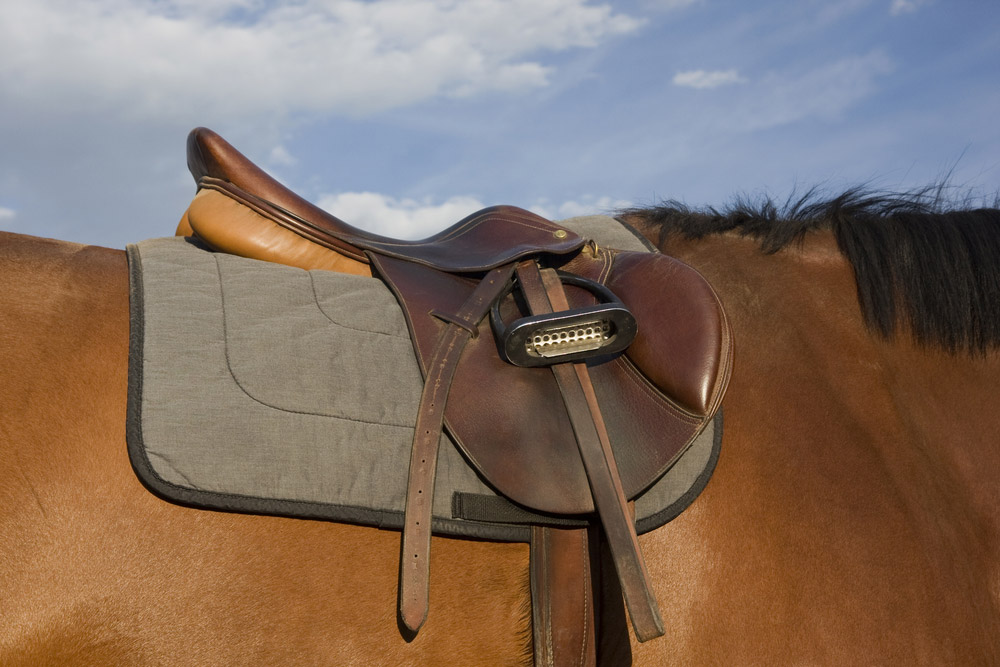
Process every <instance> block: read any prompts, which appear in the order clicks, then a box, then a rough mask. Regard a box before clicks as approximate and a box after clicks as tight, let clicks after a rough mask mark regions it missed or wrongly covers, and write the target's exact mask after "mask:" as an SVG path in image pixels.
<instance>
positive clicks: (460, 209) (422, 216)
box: [318, 192, 632, 239]
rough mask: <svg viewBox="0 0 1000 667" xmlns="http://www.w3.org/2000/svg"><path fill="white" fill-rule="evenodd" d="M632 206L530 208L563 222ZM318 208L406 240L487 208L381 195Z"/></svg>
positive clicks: (458, 200) (459, 200)
mask: <svg viewBox="0 0 1000 667" xmlns="http://www.w3.org/2000/svg"><path fill="white" fill-rule="evenodd" d="M631 204H632V202H628V201H624V200H620V199H612V198H611V197H596V196H584V197H580V198H579V199H577V200H570V201H565V202H562V203H553V202H549V201H540V202H537V203H535V204H534V205H530V206H526V208H528V209H530V210H531V211H533V212H535V213H537V214H538V215H541V216H543V217H546V218H549V219H552V220H559V219H563V218H572V217H574V216H578V215H593V214H595V213H607V212H608V211H612V210H614V209H617V208H625V207H627V206H630V205H631ZM318 205H319V206H320V208H323V209H325V210H327V211H329V212H330V213H332V214H333V215H336V216H337V217H339V218H342V219H343V220H346V221H347V222H349V223H350V224H352V225H354V226H356V227H362V228H364V229H368V230H371V231H373V232H375V233H378V234H382V235H384V236H391V237H394V238H402V239H420V238H424V237H427V236H430V235H431V234H434V233H435V232H438V231H441V230H442V229H444V228H445V227H448V226H449V225H451V224H454V223H456V222H458V221H459V220H461V219H462V218H464V217H465V216H467V215H469V214H470V213H475V212H476V211H478V210H479V209H481V208H484V207H485V206H486V204H484V203H483V202H482V201H480V200H479V199H478V198H476V197H473V196H469V195H466V196H458V197H451V198H449V199H447V200H445V201H443V202H440V203H435V202H434V201H433V200H432V199H431V198H425V199H420V200H417V199H408V198H396V197H392V196H389V195H384V194H381V193H377V192H341V193H338V194H328V195H323V196H322V197H320V198H319V201H318Z"/></svg>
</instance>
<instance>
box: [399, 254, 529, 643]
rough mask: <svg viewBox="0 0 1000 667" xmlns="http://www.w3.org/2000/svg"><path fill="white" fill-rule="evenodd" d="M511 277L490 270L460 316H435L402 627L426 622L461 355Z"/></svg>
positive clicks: (408, 525) (414, 460)
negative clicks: (440, 470)
mask: <svg viewBox="0 0 1000 667" xmlns="http://www.w3.org/2000/svg"><path fill="white" fill-rule="evenodd" d="M512 273H513V265H507V266H506V267H501V268H498V269H494V270H493V271H490V272H489V273H488V274H487V275H486V277H485V278H483V280H482V281H481V282H480V283H479V285H478V286H477V287H476V289H475V290H473V292H472V294H471V295H470V296H469V298H468V299H467V300H466V301H465V303H464V304H462V307H461V308H459V310H458V312H457V313H434V315H436V316H438V317H439V318H441V319H443V320H444V321H445V322H447V324H446V326H445V329H444V332H443V333H442V334H441V337H440V338H439V339H438V342H437V345H436V347H435V348H434V354H433V355H432V357H431V361H430V363H429V364H428V365H427V373H426V375H427V377H426V378H424V390H423V393H422V394H421V396H420V407H419V410H418V412H417V422H416V428H415V430H414V433H413V449H412V450H411V453H410V472H409V481H408V484H407V488H406V510H405V514H404V524H403V549H402V555H401V556H400V563H399V567H400V574H399V613H400V617H401V619H402V621H403V623H404V624H405V625H406V627H407V628H409V629H410V630H412V631H413V632H417V631H418V630H419V629H420V627H421V626H422V625H423V624H424V621H425V620H427V607H428V598H429V595H430V593H429V587H430V551H431V506H432V499H433V496H434V474H435V472H436V470H437V455H438V444H439V443H440V440H441V429H442V426H443V423H444V408H445V403H447V400H448V390H449V389H450V388H451V381H452V378H453V377H454V375H455V369H456V368H457V367H458V361H459V359H460V358H461V356H462V350H464V349H465V345H466V343H468V342H469V340H470V339H471V338H473V337H474V336H476V335H477V326H478V325H479V323H480V322H481V321H482V319H483V317H485V316H486V313H487V312H489V309H490V306H491V305H492V303H493V301H494V300H495V299H497V298H498V297H499V296H500V294H501V293H502V292H503V290H504V287H505V286H506V284H507V281H508V280H509V279H510V276H511V274H512Z"/></svg>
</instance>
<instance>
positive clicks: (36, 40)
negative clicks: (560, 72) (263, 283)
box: [0, 0, 642, 118]
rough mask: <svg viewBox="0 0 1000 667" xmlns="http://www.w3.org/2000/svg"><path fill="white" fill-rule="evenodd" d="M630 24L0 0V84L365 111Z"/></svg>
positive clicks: (593, 10) (491, 77)
mask: <svg viewBox="0 0 1000 667" xmlns="http://www.w3.org/2000/svg"><path fill="white" fill-rule="evenodd" d="M641 23H642V22H641V21H640V20H638V19H636V18H633V17H631V16H628V15H626V14H623V13H620V12H616V11H614V10H613V9H612V8H611V7H610V6H609V5H607V4H592V3H591V2H590V1H589V0H550V1H548V2H536V1H535V0H478V1H477V2H454V1H452V0H426V1H423V2H412V1H410V0H378V1H376V2H361V1H360V0H343V1H340V2H324V1H323V0H302V1H300V2H296V3H259V2H248V1H246V0H219V1H218V2H194V1H193V0H162V1H159V2H153V1H143V2H137V1H135V0H91V1H89V2H68V1H66V0H5V1H4V2H3V3H0V62H2V63H3V64H4V66H3V68H0V88H2V89H3V90H5V91H15V92H16V97H15V99H14V100H11V99H8V100H6V101H5V103H6V104H10V103H11V102H13V101H20V102H21V103H23V104H28V103H36V104H45V105H48V108H51V105H53V104H56V105H59V104H62V105H72V106H73V108H75V109H81V108H88V107H90V108H95V109H98V110H100V109H107V108H112V109H120V110H123V111H124V112H125V113H126V114H131V115H132V116H136V117H139V118H163V117H167V118H175V117H177V116H178V115H182V114H186V113H190V109H191V107H192V106H195V107H197V109H198V112H199V113H200V114H202V115H205V114H207V113H210V112H215V113H220V114H221V113H227V112H228V113H230V114H238V115H241V116H245V115H247V114H254V113H258V114H259V113H275V112H279V113H280V112H288V111H293V112H294V111H305V112H344V113H350V114H367V113H371V112H377V111H380V110H386V109H391V108H397V107H400V106H404V105H408V104H412V103H414V102H418V101H421V100H425V99H428V98H431V97H435V96H470V95H476V94H480V93H484V92H495V91H501V92H512V91H523V90H526V89H532V88H537V87H539V86H545V85H546V84H547V83H548V81H549V77H550V75H551V70H550V68H549V67H548V66H546V65H545V64H544V62H543V60H542V59H541V56H542V55H544V54H545V53H546V52H558V51H564V50H567V49H572V48H588V47H594V46H596V45H598V44H601V43H602V42H604V41H606V40H607V39H609V38H611V37H613V36H615V35H621V34H624V33H629V32H632V31H634V30H636V29H637V28H638V27H639V26H640V25H641Z"/></svg>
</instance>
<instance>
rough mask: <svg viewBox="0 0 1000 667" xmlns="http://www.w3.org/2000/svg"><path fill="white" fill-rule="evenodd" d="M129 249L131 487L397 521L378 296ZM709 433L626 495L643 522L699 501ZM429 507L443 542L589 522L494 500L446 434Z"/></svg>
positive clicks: (231, 263) (391, 363)
mask: <svg viewBox="0 0 1000 667" xmlns="http://www.w3.org/2000/svg"><path fill="white" fill-rule="evenodd" d="M567 222H568V224H567ZM567 222H564V223H561V224H564V225H566V226H568V227H570V228H573V229H575V230H578V231H579V232H580V233H581V234H582V235H584V236H586V237H589V238H597V239H598V242H599V243H602V244H603V243H604V242H605V241H607V244H608V245H612V246H614V247H623V246H624V247H625V249H636V250H645V249H647V248H646V247H645V245H644V241H642V240H640V239H639V238H638V237H635V236H633V234H632V233H631V232H630V231H629V230H627V229H626V228H625V227H623V226H622V225H620V224H619V223H617V221H614V220H613V219H611V218H607V217H603V216H588V217H586V218H581V219H575V220H571V221H567ZM127 253H128V259H129V270H130V279H131V295H130V304H131V307H130V311H131V336H130V351H129V395H128V424H127V440H128V451H129V456H130V459H131V461H132V465H133V468H134V469H135V471H136V473H137V474H138V476H139V478H140V479H141V480H142V481H143V483H144V484H146V486H147V487H148V488H150V489H151V490H152V491H153V492H155V493H157V494H158V495H160V496H162V497H164V498H166V499H168V500H171V501H174V502H178V503H181V504H186V505H192V506H196V507H202V508H207V509H219V510H228V511H240V512H250V513H262V514H277V515H284V516H294V517H301V518H313V519H327V520H334V521H344V522H350V523H358V524H363V525H371V526H378V527H385V528H394V529H399V528H401V527H402V525H403V513H404V506H405V497H406V484H407V467H408V464H409V454H410V447H411V444H412V439H413V428H414V421H415V418H416V412H417V405H418V403H419V401H420V393H421V389H422V386H423V381H422V378H421V374H420V370H419V368H418V366H417V362H416V359H415V358H414V353H413V346H412V344H411V342H410V337H409V332H408V330H407V326H406V323H405V320H404V318H403V314H402V312H401V311H400V309H399V306H398V304H397V302H396V299H395V297H394V296H393V295H392V294H391V292H390V291H389V290H388V288H386V287H385V285H384V284H383V283H382V282H381V281H380V280H377V279H374V278H367V277H359V276H353V275H348V274H341V273H333V272H329V271H303V270H301V269H296V268H291V267H287V266H283V265H278V264H272V263H268V262H260V261H256V260H249V259H244V258H240V257H235V256H232V255H226V254H220V253H213V252H210V251H208V250H205V249H204V248H202V247H200V246H198V245H197V244H196V243H195V242H192V241H191V240H190V239H184V238H180V237H172V238H166V239H153V240H149V241H143V242H141V243H139V244H135V245H130V246H129V247H128V248H127ZM721 435H722V421H721V413H720V414H719V415H718V416H717V417H716V418H715V420H714V421H713V422H712V423H711V424H710V425H709V426H708V428H706V429H705V431H704V432H703V433H702V434H701V435H699V437H698V438H697V439H696V440H695V441H694V442H693V443H692V445H691V446H690V447H689V448H688V449H687V451H686V452H685V453H684V454H683V455H682V456H681V457H680V458H679V459H678V461H677V462H676V463H675V464H674V465H673V466H672V467H671V468H670V469H669V470H668V471H667V473H666V474H665V475H664V476H663V477H661V478H660V480H658V481H657V482H656V483H655V484H654V485H653V486H651V487H650V488H649V489H648V490H647V491H646V492H644V493H643V495H641V496H640V497H639V498H638V499H637V500H636V519H637V523H636V527H637V530H638V531H639V532H646V531H649V530H652V529H653V528H656V527H658V526H660V525H662V524H664V523H666V522H667V521H669V520H670V519H672V518H673V517H674V516H676V515H677V514H679V513H680V512H681V511H682V510H683V509H685V508H686V507H687V506H688V505H689V504H690V503H691V502H692V501H693V500H694V498H695V497H696V496H697V494H698V493H699V492H700V491H701V489H702V488H704V486H705V484H706V483H707V482H708V479H709V477H710V476H711V473H712V470H713V469H714V467H715V462H716V460H717V457H718V452H719V446H720V443H721ZM433 513H434V522H433V528H434V531H435V532H436V533H438V534H446V535H457V536H469V537H478V538H486V539H494V540H504V541H528V539H529V535H530V529H529V526H530V525H531V524H541V525H583V524H584V521H583V520H581V519H574V518H572V517H570V518H567V517H552V516H547V515H540V514H537V513H533V512H529V511H527V510H525V509H523V508H521V507H518V506H515V505H514V504H512V503H510V502H509V501H507V500H506V499H504V498H503V497H502V496H499V495H497V494H496V493H494V492H493V491H492V490H491V489H490V487H489V486H488V485H487V484H486V483H485V482H484V481H483V480H482V479H481V478H480V477H479V476H478V474H477V473H476V472H475V471H474V470H473V468H472V467H470V466H469V465H468V464H467V463H466V461H465V459H464V458H463V456H462V454H461V453H460V452H459V450H458V449H457V448H456V446H455V445H454V443H453V442H451V440H450V439H449V438H448V437H447V435H445V436H443V437H442V442H441V449H440V454H439V461H438V473H437V482H436V487H435V492H434V506H433Z"/></svg>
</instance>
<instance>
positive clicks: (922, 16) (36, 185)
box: [0, 0, 1000, 247]
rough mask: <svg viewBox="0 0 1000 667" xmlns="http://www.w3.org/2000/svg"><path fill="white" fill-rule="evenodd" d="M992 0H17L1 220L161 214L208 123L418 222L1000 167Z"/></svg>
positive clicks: (170, 219)
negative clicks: (197, 132) (487, 211)
mask: <svg viewBox="0 0 1000 667" xmlns="http://www.w3.org/2000/svg"><path fill="white" fill-rule="evenodd" d="M998 112H1000V6H998V5H997V4H996V3H995V2H994V1H992V0H990V1H987V0H969V1H961V0H956V1H953V2H944V0H828V1H826V2H818V1H810V0H800V1H799V2H754V3H747V2H730V1H726V0H631V1H622V2H608V3H601V2H593V1H587V0H378V1H373V2H358V1H343V0H297V1H296V2H284V3H275V2H265V1H263V0H216V1H215V2H208V1H206V0H145V1H142V0H88V2H76V1H74V0H4V1H3V2H2V3H0V229H3V230H7V231H17V232H22V233H28V234H34V235H38V236H49V237H55V238H63V239H67V240H72V241H79V242H84V243H95V244H100V245H108V246H113V247H122V246H124V244H125V243H128V242H131V241H136V240H139V239H142V238H148V237H153V236H163V235H169V234H171V233H172V232H173V229H174V226H175V225H176V222H177V220H178V219H179V217H180V215H181V213H182V212H183V210H184V208H185V206H186V204H187V202H188V201H189V200H190V198H191V196H192V195H193V193H194V186H193V182H192V181H191V179H190V176H189V175H188V174H187V171H186V166H185V157H184V144H185V137H186V135H187V132H188V131H189V130H190V129H191V128H193V127H195V126H198V125H203V126H207V127H210V128H212V129H214V130H216V131H217V132H219V133H220V134H222V135H223V136H224V137H226V138H227V139H228V140H229V141H230V142H231V143H233V144H234V145H235V146H236V147H237V148H239V149H240V150H242V151H243V152H244V153H246V154H247V155H248V156H250V157H251V159H253V160H254V161H255V162H257V163H258V164H261V165H262V166H264V167H265V168H267V169H268V170H269V171H271V172H272V173H273V174H275V175H276V176H277V177H279V178H280V179H281V180H282V181H284V182H285V183H286V184H287V185H289V186H290V187H291V188H292V189H294V190H296V191H298V192H300V193H301V194H303V195H304V196H306V197H307V198H309V199H311V200H313V201H316V202H318V203H320V204H321V205H323V206H325V207H327V208H328V209H330V210H331V211H332V212H333V213H334V214H336V215H339V216H341V217H343V218H344V219H346V220H348V221H349V222H352V223H354V224H358V225H359V226H365V227H369V228H373V229H377V230H378V231H380V232H382V233H384V234H389V235H394V236H404V237H410V238H415V237H420V236H424V235H426V234H429V233H432V232H433V231H436V230H437V229H440V228H441V227H443V226H445V225H447V224H449V223H451V222H454V221H456V220H458V219H459V218H460V217H462V216H463V215H465V214H467V213H470V212H472V211H473V210H475V209H476V208H478V207H480V206H487V205H492V204H500V203H504V204H515V205H518V206H522V207H525V208H531V209H533V210H536V211H539V212H541V213H543V214H546V215H549V216H550V217H556V218H558V217H566V216H569V215H575V214H581V213H588V212H602V211H608V210H610V209H613V208H614V207H616V206H624V205H633V204H639V205H642V204H651V203H655V202H656V201H658V200H659V199H662V198H675V199H680V200H682V201H685V202H687V203H689V204H692V205H700V204H713V205H719V204H724V203H725V202H726V201H728V200H730V199H731V198H732V196H733V195H735V194H741V193H743V194H747V193H748V194H754V193H760V192H767V193H770V194H772V195H775V196H777V197H779V198H782V197H785V196H787V195H788V194H789V193H790V192H791V191H793V190H798V191H801V190H804V189H807V188H809V187H811V186H814V185H820V186H822V187H824V188H826V189H828V190H830V191H835V190H837V189H840V188H843V187H845V186H849V185H855V184H858V183H871V184H874V185H875V186H878V187H882V188H887V189H908V188H914V187H919V186H922V185H925V184H927V183H929V182H932V181H936V180H939V179H941V178H942V177H943V176H945V175H947V174H950V175H951V183H952V184H953V185H954V186H956V188H958V189H961V190H963V191H964V190H971V191H973V192H975V193H980V194H983V195H985V196H991V195H993V194H994V193H995V192H996V191H997V190H998V188H1000V122H998V115H1000V113H998Z"/></svg>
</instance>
